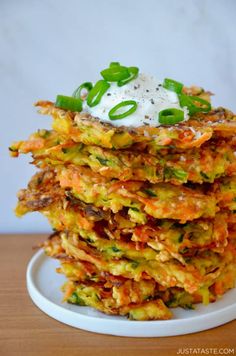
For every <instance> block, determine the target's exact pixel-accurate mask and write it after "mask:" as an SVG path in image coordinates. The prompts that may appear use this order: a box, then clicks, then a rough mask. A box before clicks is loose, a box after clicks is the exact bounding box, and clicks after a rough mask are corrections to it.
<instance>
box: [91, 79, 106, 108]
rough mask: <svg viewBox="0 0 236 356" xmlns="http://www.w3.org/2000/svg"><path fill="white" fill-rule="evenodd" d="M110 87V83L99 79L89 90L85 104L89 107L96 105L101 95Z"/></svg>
mask: <svg viewBox="0 0 236 356" xmlns="http://www.w3.org/2000/svg"><path fill="white" fill-rule="evenodd" d="M109 88H110V84H109V83H107V82H106V81H105V80H99V81H98V82H97V83H96V84H95V85H94V87H93V88H92V89H91V90H90V92H89V93H88V96H87V104H88V106H90V107H93V106H96V105H97V104H99V103H100V101H101V99H102V97H103V95H104V94H105V93H106V91H107V90H108V89H109Z"/></svg>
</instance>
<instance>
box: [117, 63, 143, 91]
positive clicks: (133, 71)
mask: <svg viewBox="0 0 236 356" xmlns="http://www.w3.org/2000/svg"><path fill="white" fill-rule="evenodd" d="M128 71H129V77H128V78H126V79H123V80H119V81H118V83H117V85H118V86H119V87H122V86H123V85H125V84H127V83H129V82H131V80H134V79H135V78H137V76H138V72H139V69H138V68H137V67H129V68H128Z"/></svg>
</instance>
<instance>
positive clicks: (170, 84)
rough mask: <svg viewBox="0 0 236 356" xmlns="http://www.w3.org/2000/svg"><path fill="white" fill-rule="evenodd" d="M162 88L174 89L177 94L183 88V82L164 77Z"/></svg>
mask: <svg viewBox="0 0 236 356" xmlns="http://www.w3.org/2000/svg"><path fill="white" fill-rule="evenodd" d="M162 86H163V88H165V89H168V90H171V91H174V92H175V93H177V94H180V93H181V92H182V89H183V86H184V85H183V84H182V83H180V82H177V81H176V80H173V79H169V78H165V79H164V82H163V85H162Z"/></svg>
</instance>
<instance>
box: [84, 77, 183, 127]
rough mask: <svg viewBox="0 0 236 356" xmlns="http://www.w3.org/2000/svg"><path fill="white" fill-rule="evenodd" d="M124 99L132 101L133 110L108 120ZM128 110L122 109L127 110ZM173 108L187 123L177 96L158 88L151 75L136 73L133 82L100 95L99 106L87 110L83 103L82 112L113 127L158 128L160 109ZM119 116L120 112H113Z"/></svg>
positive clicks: (159, 86)
mask: <svg viewBox="0 0 236 356" xmlns="http://www.w3.org/2000/svg"><path fill="white" fill-rule="evenodd" d="M126 100H135V101H136V102H137V104H138V107H137V110H136V111H135V112H134V113H133V114H131V115H129V116H127V117H125V118H123V119H119V120H110V118H109V116H108V113H109V111H110V110H111V109H112V108H113V107H114V106H116V105H117V104H119V103H121V102H122V101H126ZM129 108H130V107H124V108H122V109H121V110H123V112H124V109H125V111H127V110H128V109H129ZM169 108H176V109H180V110H183V111H184V121H186V120H188V118H189V116H188V110H187V108H181V107H180V104H179V100H178V96H177V94H176V93H174V92H173V91H170V90H167V89H165V88H163V87H162V84H161V82H160V81H158V80H157V79H155V78H154V77H152V76H147V75H144V74H140V75H139V76H138V77H137V78H136V79H135V80H132V81H131V82H129V83H128V84H126V85H123V86H122V87H118V85H117V83H111V86H110V88H109V89H108V91H107V92H106V93H105V94H104V95H103V97H102V99H101V101H100V103H99V104H98V105H96V106H94V107H89V106H88V105H87V103H86V102H85V104H84V108H83V112H87V113H89V114H91V115H92V116H94V117H96V118H99V120H100V121H102V122H109V123H110V124H112V125H114V126H122V125H125V126H133V127H138V126H142V125H150V126H159V125H160V123H159V121H158V114H159V112H160V111H161V110H164V109H169ZM118 113H121V112H120V111H119V112H117V114H118Z"/></svg>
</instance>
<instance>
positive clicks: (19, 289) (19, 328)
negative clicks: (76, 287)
mask: <svg viewBox="0 0 236 356" xmlns="http://www.w3.org/2000/svg"><path fill="white" fill-rule="evenodd" d="M45 237H46V236H45V235H0V251H1V259H0V261H1V262H0V277H1V278H0V281H1V289H0V355H2V356H8V355H17V356H18V355H19V356H20V355H24V356H26V355H30V356H31V355H32V356H34V355H44V356H46V355H56V356H58V355H65V356H66V355H70V356H73V355H85V356H87V355H103V356H107V355H113V356H116V355H119V356H120V355H125V356H128V355H135V356H139V355H148V356H149V355H150V356H151V355H161V356H164V355H177V354H178V353H180V352H182V353H183V352H184V350H183V349H186V348H189V349H198V348H201V349H202V348H203V349H204V350H205V351H204V350H203V351H202V350H198V352H200V351H201V352H207V350H208V354H213V351H211V349H213V348H214V350H215V351H214V352H215V353H214V354H215V355H216V354H220V352H221V350H222V348H227V349H234V353H232V351H231V353H229V352H228V351H227V350H226V352H227V353H226V354H231V355H232V354H235V355H236V321H233V322H230V323H228V324H225V325H223V326H221V327H218V328H215V329H211V330H208V331H203V332H200V333H196V334H189V335H184V336H176V337H164V338H146V339H145V338H125V337H116V336H109V335H101V334H95V333H91V332H86V331H83V330H79V329H74V328H72V327H70V326H67V325H64V324H61V323H59V322H58V321H56V320H54V319H51V318H50V317H49V316H47V315H45V314H44V313H43V312H42V311H40V310H39V309H38V308H37V307H36V306H35V305H34V304H33V303H32V301H31V299H30V297H29V296H28V293H27V290H26V283H25V272H26V266H27V263H28V262H29V259H30V257H31V256H32V255H33V254H34V252H35V251H34V250H33V249H32V246H35V245H37V244H38V243H40V242H42V241H44V239H45ZM180 349H181V351H179V350H180ZM189 349H188V350H186V351H185V354H187V353H186V352H187V351H188V352H189V353H188V354H196V351H195V353H194V351H191V350H189ZM211 352H212V353H211ZM216 352H217V353H216ZM199 354H200V353H199ZM201 354H204V353H201ZM221 354H222V353H221Z"/></svg>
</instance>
